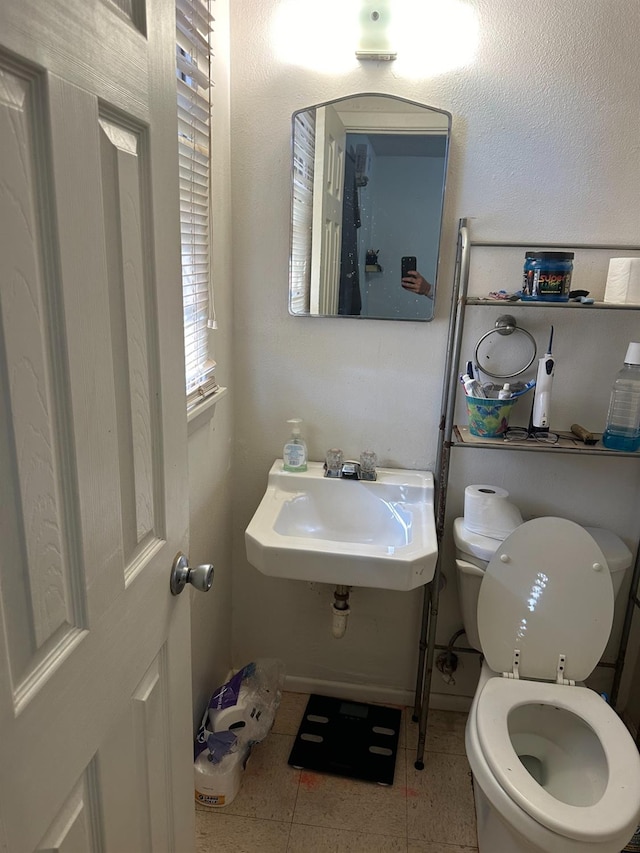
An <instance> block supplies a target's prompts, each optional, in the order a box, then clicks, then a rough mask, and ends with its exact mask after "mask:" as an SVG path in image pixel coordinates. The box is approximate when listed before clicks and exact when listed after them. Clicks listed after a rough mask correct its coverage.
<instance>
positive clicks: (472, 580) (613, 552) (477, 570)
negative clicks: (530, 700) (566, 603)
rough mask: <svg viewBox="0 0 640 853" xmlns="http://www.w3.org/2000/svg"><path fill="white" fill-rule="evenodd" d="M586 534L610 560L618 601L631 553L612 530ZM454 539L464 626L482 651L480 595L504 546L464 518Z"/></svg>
mask: <svg viewBox="0 0 640 853" xmlns="http://www.w3.org/2000/svg"><path fill="white" fill-rule="evenodd" d="M585 530H586V531H587V532H588V533H590V534H591V535H592V536H593V538H594V539H595V540H596V542H597V543H598V546H599V548H600V550H601V551H602V553H603V554H604V556H605V558H606V560H607V565H608V566H609V572H610V573H611V582H612V584H613V594H614V599H615V598H617V596H618V593H619V592H620V587H621V586H622V581H623V580H624V575H625V572H626V570H627V569H628V568H629V566H630V565H631V560H632V554H631V551H630V550H629V549H628V548H627V546H626V545H625V544H624V542H623V541H622V539H620V537H619V536H617V535H616V534H615V533H614V532H613V531H612V530H606V529H605V528H603V527H585ZM453 539H454V542H455V546H456V577H457V582H458V595H459V598H460V609H461V610H462V623H463V625H464V630H465V633H466V635H467V640H468V642H469V645H470V646H471V647H472V648H474V649H477V650H478V651H482V648H481V646H480V637H479V636H478V618H477V608H478V595H479V594H480V584H481V583H482V579H483V577H484V573H485V570H486V568H487V564H488V563H489V561H490V560H491V558H492V557H493V555H494V554H495V552H496V551H497V550H498V548H499V546H500V545H501V544H502V540H501V539H490V538H489V537H488V536H482V535H480V534H479V533H472V532H471V531H470V530H467V528H466V527H465V526H464V518H456V520H455V521H454V522H453Z"/></svg>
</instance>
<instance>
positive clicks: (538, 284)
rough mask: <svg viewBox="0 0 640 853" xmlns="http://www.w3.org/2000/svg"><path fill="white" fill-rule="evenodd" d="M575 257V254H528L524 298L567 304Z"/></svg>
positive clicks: (525, 266) (526, 255) (525, 265)
mask: <svg viewBox="0 0 640 853" xmlns="http://www.w3.org/2000/svg"><path fill="white" fill-rule="evenodd" d="M573 257H574V254H573V252H527V253H526V254H525V261H524V278H523V282H522V298H523V299H536V300H540V301H544V300H548V301H554V302H556V301H563V302H566V301H567V300H568V299H569V291H570V289H571V273H572V271H573Z"/></svg>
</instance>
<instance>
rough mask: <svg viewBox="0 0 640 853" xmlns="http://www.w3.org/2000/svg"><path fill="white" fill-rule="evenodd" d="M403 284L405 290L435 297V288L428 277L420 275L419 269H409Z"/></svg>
mask: <svg viewBox="0 0 640 853" xmlns="http://www.w3.org/2000/svg"><path fill="white" fill-rule="evenodd" d="M402 286H403V287H404V289H405V290H410V291H411V292H412V293H416V294H417V295H418V296H429V297H430V298H433V295H432V290H433V288H432V287H431V285H430V284H429V282H428V281H427V280H426V278H424V276H422V275H420V273H419V272H418V271H417V270H409V272H408V273H407V274H406V276H405V277H404V278H403V279H402Z"/></svg>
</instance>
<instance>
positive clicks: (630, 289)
mask: <svg viewBox="0 0 640 853" xmlns="http://www.w3.org/2000/svg"><path fill="white" fill-rule="evenodd" d="M604 301H605V302H632V303H639V304H640V258H611V260H610V261H609V272H608V275H607V285H606V287H605V291H604Z"/></svg>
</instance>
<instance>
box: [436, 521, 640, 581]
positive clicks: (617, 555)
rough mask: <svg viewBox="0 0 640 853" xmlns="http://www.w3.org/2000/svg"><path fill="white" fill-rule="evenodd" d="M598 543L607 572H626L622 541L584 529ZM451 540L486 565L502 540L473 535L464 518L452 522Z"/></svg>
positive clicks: (604, 531)
mask: <svg viewBox="0 0 640 853" xmlns="http://www.w3.org/2000/svg"><path fill="white" fill-rule="evenodd" d="M585 530H586V531H587V532H588V533H590V534H591V535H592V536H593V538H594V539H595V540H596V542H597V543H598V546H599V548H600V550H601V551H602V553H603V554H604V556H605V557H606V559H607V565H608V566H609V571H610V572H611V573H612V574H615V573H616V572H624V571H626V570H627V569H628V568H629V566H630V565H631V563H632V560H633V554H632V553H631V551H630V550H629V549H628V548H627V546H626V545H625V544H624V542H623V541H622V539H621V538H620V537H619V536H618V534H617V533H614V532H613V530H607V529H606V528H604V527H585ZM453 539H454V542H455V544H456V548H458V549H460V550H461V551H464V552H465V553H467V554H471V555H473V556H474V557H477V558H478V559H479V560H484V561H485V562H486V563H488V562H489V561H490V560H491V558H492V557H493V555H494V554H495V553H496V551H497V550H498V548H499V547H500V545H502V540H500V539H491V538H490V537H489V536H482V535H481V534H480V533H473V532H472V531H471V530H469V529H468V528H466V527H465V526H464V518H456V520H455V521H454V522H453Z"/></svg>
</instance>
